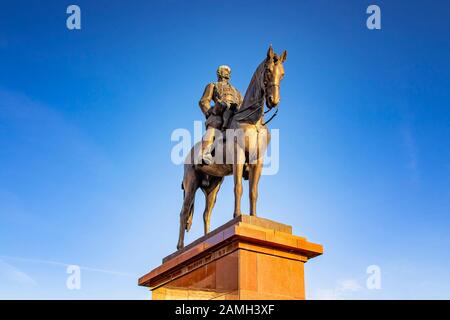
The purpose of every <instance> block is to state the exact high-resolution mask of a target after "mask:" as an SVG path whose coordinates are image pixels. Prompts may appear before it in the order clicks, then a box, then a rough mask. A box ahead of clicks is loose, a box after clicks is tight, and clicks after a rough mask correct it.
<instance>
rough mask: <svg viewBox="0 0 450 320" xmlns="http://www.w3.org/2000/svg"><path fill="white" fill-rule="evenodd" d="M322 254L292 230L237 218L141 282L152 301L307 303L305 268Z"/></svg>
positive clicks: (177, 254)
mask: <svg viewBox="0 0 450 320" xmlns="http://www.w3.org/2000/svg"><path fill="white" fill-rule="evenodd" d="M322 253H323V247H322V246H321V245H319V244H315V243H311V242H308V241H307V240H306V239H305V238H303V237H298V236H295V235H293V234H292V227H290V226H287V225H284V224H281V223H278V222H274V221H271V220H267V219H262V218H256V217H251V216H246V215H243V216H240V217H237V218H235V219H233V220H231V221H229V222H228V223H226V224H225V225H223V226H221V227H219V228H218V229H216V230H214V231H212V232H210V233H209V234H208V235H206V236H204V237H201V238H199V239H198V240H196V241H194V242H193V243H191V244H190V245H188V246H186V247H185V248H183V249H182V250H179V251H177V252H175V253H173V254H171V255H170V256H168V257H166V258H164V259H163V263H162V265H160V266H159V267H157V268H156V269H154V270H152V271H151V272H149V273H148V274H146V275H144V276H143V277H141V278H140V279H139V285H141V286H146V287H149V288H150V289H151V290H152V292H153V299H156V300H172V299H227V300H228V299H241V300H244V299H305V278H304V264H305V262H307V261H308V259H311V258H314V257H316V256H318V255H320V254H322Z"/></svg>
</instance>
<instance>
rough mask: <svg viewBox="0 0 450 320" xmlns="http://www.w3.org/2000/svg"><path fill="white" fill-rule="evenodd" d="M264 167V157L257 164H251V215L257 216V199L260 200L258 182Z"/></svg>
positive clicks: (249, 181) (249, 182)
mask: <svg viewBox="0 0 450 320" xmlns="http://www.w3.org/2000/svg"><path fill="white" fill-rule="evenodd" d="M262 168H263V162H262V159H261V160H258V162H257V163H256V164H251V165H249V170H250V171H249V178H248V186H249V196H250V215H251V216H256V201H257V200H258V183H259V178H260V177H261V172H262Z"/></svg>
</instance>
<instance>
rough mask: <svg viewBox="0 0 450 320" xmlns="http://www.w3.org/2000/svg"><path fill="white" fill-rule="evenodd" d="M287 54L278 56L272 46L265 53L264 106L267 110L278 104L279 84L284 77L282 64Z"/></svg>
mask: <svg viewBox="0 0 450 320" xmlns="http://www.w3.org/2000/svg"><path fill="white" fill-rule="evenodd" d="M286 57H287V52H286V50H284V52H283V53H282V54H281V56H278V55H277V54H276V53H274V52H273V49H272V46H270V47H269V50H268V51H267V58H266V61H265V70H264V88H265V95H266V96H265V98H266V104H267V106H268V107H269V108H273V107H276V106H277V105H278V103H280V82H281V80H282V79H283V77H284V67H283V62H284V61H286Z"/></svg>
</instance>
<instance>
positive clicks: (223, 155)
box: [177, 46, 287, 249]
mask: <svg viewBox="0 0 450 320" xmlns="http://www.w3.org/2000/svg"><path fill="white" fill-rule="evenodd" d="M286 56H287V52H286V51H284V52H283V53H282V54H281V55H277V54H275V53H274V52H273V49H272V46H270V47H269V50H268V52H267V56H266V58H265V59H264V60H263V61H262V62H261V63H260V64H259V66H258V67H257V69H256V71H255V72H254V74H253V77H252V79H251V81H250V84H249V86H248V88H247V91H246V93H245V97H244V99H243V101H242V104H241V105H240V106H239V105H238V104H237V103H236V105H235V106H234V108H229V109H230V110H232V114H231V117H230V119H229V122H228V125H227V126H226V128H222V129H226V130H225V131H226V132H225V133H224V134H222V133H223V131H221V130H215V132H214V139H213V140H214V145H215V146H214V147H213V150H212V151H211V154H212V153H214V157H213V158H214V161H209V162H208V164H207V163H205V161H204V159H203V158H204V152H205V150H204V148H202V142H201V141H200V142H198V143H197V144H196V145H195V146H194V147H193V148H192V149H191V151H190V153H189V155H188V156H187V157H186V161H185V164H184V177H183V182H182V189H183V192H184V200H183V205H182V208H181V213H180V234H179V239H178V245H177V248H178V249H181V248H183V247H184V235H185V231H189V229H190V227H191V224H192V218H193V214H194V202H195V201H194V200H195V193H196V191H197V190H198V189H201V190H202V191H203V193H204V195H205V199H206V204H205V210H204V212H203V221H204V232H205V234H207V233H208V232H209V226H210V217H211V212H212V210H213V207H214V204H215V202H216V198H217V193H218V192H219V189H220V186H221V184H222V182H223V179H224V177H225V176H228V175H233V177H234V217H236V216H238V215H240V214H241V197H242V179H243V178H244V179H248V180H249V195H250V215H253V216H256V201H257V198H258V182H259V179H260V177H261V172H262V168H263V157H264V153H265V151H266V149H267V145H268V144H269V142H270V133H269V131H268V129H267V126H266V124H267V123H268V122H269V121H270V120H271V119H272V118H273V116H274V115H276V112H277V111H278V109H276V111H275V114H274V115H272V117H271V118H270V119H269V120H268V121H264V114H265V113H266V112H267V111H266V112H265V111H264V107H265V106H267V107H268V109H269V110H268V111H270V110H271V109H273V108H276V107H277V106H278V104H279V102H280V82H281V80H282V79H283V76H284V67H283V63H284V61H285V60H286ZM229 106H230V107H231V104H229ZM214 108H215V107H214ZM224 108H228V105H224ZM222 121H223V119H222ZM208 146H210V145H208ZM208 152H209V150H208ZM205 181H206V182H207V183H205Z"/></svg>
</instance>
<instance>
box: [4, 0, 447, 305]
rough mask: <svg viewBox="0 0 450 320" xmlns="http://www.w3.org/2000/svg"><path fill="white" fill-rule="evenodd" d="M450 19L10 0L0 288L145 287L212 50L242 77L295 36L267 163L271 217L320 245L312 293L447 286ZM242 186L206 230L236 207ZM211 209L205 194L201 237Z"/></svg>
mask: <svg viewBox="0 0 450 320" xmlns="http://www.w3.org/2000/svg"><path fill="white" fill-rule="evenodd" d="M69 4H78V5H79V6H80V7H81V14H82V29H81V30H75V31H70V30H68V29H67V28H66V17H67V14H66V8H67V6H68V5H69ZM370 4H377V5H379V6H380V8H381V17H382V20H381V23H382V25H381V26H382V28H381V30H368V29H367V27H366V19H367V17H368V15H367V14H366V8H367V7H368V5H370ZM449 17H450V5H449V3H448V1H438V0H436V1H432V2H431V1H401V0H396V1H357V0H354V1H345V2H344V1H339V2H337V1H334V0H333V1H332V0H328V1H325V0H314V1H313V0H310V1H301V0H298V1H261V0H249V1H175V0H168V1H155V2H152V1H118V0H117V1H112V0H107V1H106V0H101V1H100V0H99V1H85V0H83V1H82V0H76V1H65V0H64V1H61V0H60V1H36V0H27V1H24V0H20V1H19V0H14V1H13V0H11V1H5V0H1V1H0V298H39V299H47V298H59V299H81V298H87V299H97V298H105V299H109V298H124V299H141V298H142V299H145V298H149V297H150V294H149V293H148V291H147V290H146V289H145V288H141V287H138V286H137V284H136V283H137V278H138V277H139V276H141V275H143V274H144V273H146V272H148V271H149V270H150V269H152V268H153V267H156V266H158V265H159V263H160V262H161V259H162V258H163V257H164V256H166V255H168V254H169V253H171V252H173V251H174V249H175V246H176V241H177V236H178V222H179V211H180V207H181V201H182V193H181V190H180V182H181V178H182V174H183V168H182V166H177V165H174V164H173V163H172V162H171V159H170V152H171V149H172V147H173V146H174V142H172V141H171V139H170V137H171V133H172V132H173V130H175V129H177V128H186V129H189V130H191V131H192V130H193V121H194V120H202V114H201V112H200V110H199V108H198V105H197V103H198V99H199V98H200V96H201V94H202V91H203V88H204V86H205V85H206V84H207V83H208V82H211V81H214V80H215V69H216V67H217V66H218V65H220V64H228V65H230V66H231V67H232V69H233V74H232V76H233V78H232V83H233V84H234V85H235V86H236V87H238V88H239V89H240V90H241V91H242V92H245V89H246V87H247V85H248V82H249V81H250V78H251V75H252V73H253V71H254V70H255V68H256V66H257V65H258V63H259V62H260V61H261V60H262V59H263V58H264V56H265V53H266V50H267V47H268V45H269V44H270V43H272V44H273V46H274V49H275V51H277V52H279V53H281V52H282V50H284V49H287V50H288V58H287V61H286V62H285V71H286V76H285V78H284V80H283V83H282V89H281V96H282V101H281V103H280V112H279V115H278V117H277V118H275V120H273V121H272V122H271V123H270V127H271V128H278V129H279V130H280V169H279V172H278V174H277V175H273V176H264V177H262V179H261V183H260V199H259V215H260V216H262V217H265V218H269V219H273V220H276V221H280V222H283V223H286V224H290V225H292V226H293V228H294V232H295V233H296V234H298V235H302V236H306V237H307V238H308V239H309V240H311V241H313V242H318V243H321V244H323V245H324V248H325V254H324V255H323V256H321V257H319V258H316V259H314V260H312V261H310V262H309V263H308V264H307V265H306V285H307V295H308V297H309V298H338V299H339V298H344V299H349V298H355V299H356V298H368V299H380V298H385V299H392V298H404V299H411V298H447V299H449V298H450V271H449V270H450V254H449V252H450V250H449V244H450V216H449V213H450V90H449V88H450V40H449V39H450V23H449ZM232 189H233V184H232V179H231V178H228V179H227V180H226V181H225V183H224V185H223V187H222V190H221V192H220V194H219V198H218V201H217V206H216V209H215V212H214V213H213V216H212V227H217V226H220V225H221V224H223V223H224V222H226V221H228V220H229V219H231V217H232V212H233V208H232V204H233V195H232ZM243 199H244V200H243V211H244V212H246V211H247V210H248V201H247V193H246V192H245V193H244V198H243ZM202 209H203V196H202V195H201V194H200V193H199V194H198V197H197V202H196V212H195V216H194V224H193V228H192V230H191V232H190V233H189V234H188V236H187V242H190V241H192V240H193V239H196V238H197V237H199V236H201V235H202V217H201V213H202ZM71 264H74V265H79V266H81V268H82V277H81V290H68V289H67V287H66V279H67V276H68V275H67V273H66V266H67V265H71ZM370 265H377V266H379V267H380V270H381V289H380V290H369V289H367V287H366V279H367V277H368V275H367V274H366V269H367V267H368V266H370Z"/></svg>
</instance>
